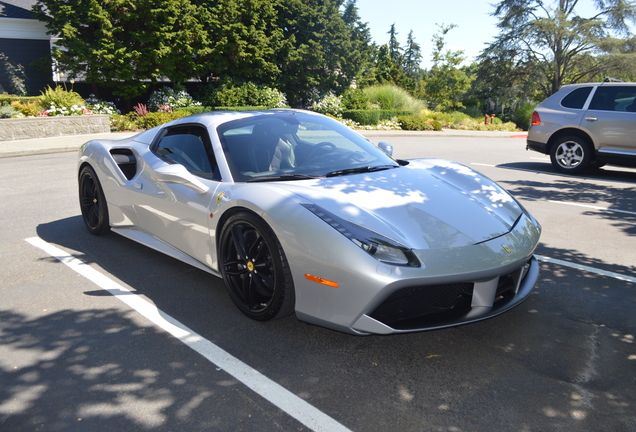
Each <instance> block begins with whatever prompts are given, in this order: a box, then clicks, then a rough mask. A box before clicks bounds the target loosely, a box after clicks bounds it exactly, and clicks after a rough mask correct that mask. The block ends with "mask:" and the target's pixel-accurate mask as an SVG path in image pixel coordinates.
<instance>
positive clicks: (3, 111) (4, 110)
mask: <svg viewBox="0 0 636 432" xmlns="http://www.w3.org/2000/svg"><path fill="white" fill-rule="evenodd" d="M19 113H20V112H19V111H17V110H16V109H15V108H13V107H12V106H11V105H3V106H0V118H11V117H13V116H15V115H17V114H19Z"/></svg>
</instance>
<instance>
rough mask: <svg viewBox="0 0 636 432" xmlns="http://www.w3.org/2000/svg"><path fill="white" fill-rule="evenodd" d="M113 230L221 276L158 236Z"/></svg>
mask: <svg viewBox="0 0 636 432" xmlns="http://www.w3.org/2000/svg"><path fill="white" fill-rule="evenodd" d="M111 231H113V232H115V233H117V234H119V235H121V236H123V237H126V238H127V239H130V240H133V241H136V242H137V243H140V244H142V245H144V246H148V247H149V248H151V249H154V250H156V251H157V252H161V253H163V254H166V255H168V256H170V257H172V258H174V259H177V260H179V261H182V262H184V263H186V264H190V265H191V266H192V267H196V268H198V269H199V270H203V271H204V272H207V273H210V274H212V275H214V276H216V277H219V278H220V277H221V273H219V272H217V271H215V270H212V269H211V268H210V267H208V266H206V265H204V264H202V263H201V262H199V261H197V260H195V259H194V258H192V257H191V256H190V255H187V254H184V253H183V252H181V251H180V250H179V249H176V248H174V247H172V246H170V245H169V244H168V243H165V242H163V241H161V240H159V239H158V238H156V237H153V236H151V235H149V234H146V233H145V232H142V231H137V230H134V229H125V228H111Z"/></svg>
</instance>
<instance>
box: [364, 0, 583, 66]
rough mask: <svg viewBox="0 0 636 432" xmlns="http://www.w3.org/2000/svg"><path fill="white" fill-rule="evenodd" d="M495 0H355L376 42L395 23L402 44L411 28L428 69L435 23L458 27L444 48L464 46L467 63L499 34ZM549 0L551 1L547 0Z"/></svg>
mask: <svg viewBox="0 0 636 432" xmlns="http://www.w3.org/2000/svg"><path fill="white" fill-rule="evenodd" d="M497 3H499V1H498V0H439V1H433V0H357V2H356V6H357V7H358V14H359V15H360V20H361V21H362V22H366V23H367V24H368V26H369V30H370V31H371V37H372V38H373V40H374V41H375V42H376V43H377V44H378V45H383V44H386V43H389V34H388V32H389V30H391V24H395V29H396V31H397V32H398V35H397V38H398V41H399V42H400V45H401V46H404V45H405V44H406V38H407V37H408V34H409V32H410V31H411V30H413V37H414V39H415V42H417V43H418V44H420V47H421V49H422V67H423V68H425V69H430V67H431V65H432V61H431V56H432V52H433V44H432V42H431V39H432V38H433V35H434V34H435V33H438V32H439V27H438V26H437V24H440V25H444V26H449V25H451V24H455V25H456V26H457V27H455V28H454V29H452V30H451V31H450V32H448V33H447V34H446V36H445V38H444V41H445V42H446V46H445V48H446V50H451V51H458V50H463V51H464V56H465V57H466V60H465V61H464V64H470V63H472V62H473V61H474V60H475V57H476V56H478V55H479V54H480V53H481V51H482V50H483V49H484V48H485V47H486V44H489V43H491V42H493V41H494V39H495V37H496V36H497V35H498V34H499V29H498V28H497V22H498V20H497V19H496V18H495V17H493V16H491V15H490V14H491V13H492V12H494V10H495V7H494V6H493V4H497ZM550 3H551V2H550ZM577 11H579V12H580V13H582V14H584V15H587V13H591V12H593V11H594V7H593V2H592V0H581V1H580V2H579V5H578V6H577Z"/></svg>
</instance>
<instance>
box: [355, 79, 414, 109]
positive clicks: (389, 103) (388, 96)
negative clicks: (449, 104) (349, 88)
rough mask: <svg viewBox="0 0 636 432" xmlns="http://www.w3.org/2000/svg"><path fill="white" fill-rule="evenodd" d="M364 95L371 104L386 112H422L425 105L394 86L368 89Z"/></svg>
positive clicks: (385, 85) (388, 85)
mask: <svg viewBox="0 0 636 432" xmlns="http://www.w3.org/2000/svg"><path fill="white" fill-rule="evenodd" d="M363 91H364V94H365V96H366V97H367V99H368V100H369V102H370V103H371V104H377V105H379V107H380V109H385V110H407V111H420V110H422V109H424V108H425V104H424V103H423V102H422V101H419V100H417V99H415V98H413V97H412V96H411V95H410V94H409V93H408V92H407V91H406V90H404V89H403V88H401V87H398V86H395V85H392V84H383V85H376V86H372V87H367V88H365V89H364V90H363Z"/></svg>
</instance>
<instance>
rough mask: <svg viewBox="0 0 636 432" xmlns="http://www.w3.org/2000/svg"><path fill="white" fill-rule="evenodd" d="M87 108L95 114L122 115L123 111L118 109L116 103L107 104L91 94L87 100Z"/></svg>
mask: <svg viewBox="0 0 636 432" xmlns="http://www.w3.org/2000/svg"><path fill="white" fill-rule="evenodd" d="M86 108H88V109H89V110H91V111H92V112H93V114H108V115H114V114H121V111H119V110H118V109H117V107H116V106H115V103H114V102H106V101H103V100H101V99H99V98H97V97H96V96H95V95H94V94H91V95H90V96H88V98H87V99H86Z"/></svg>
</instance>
